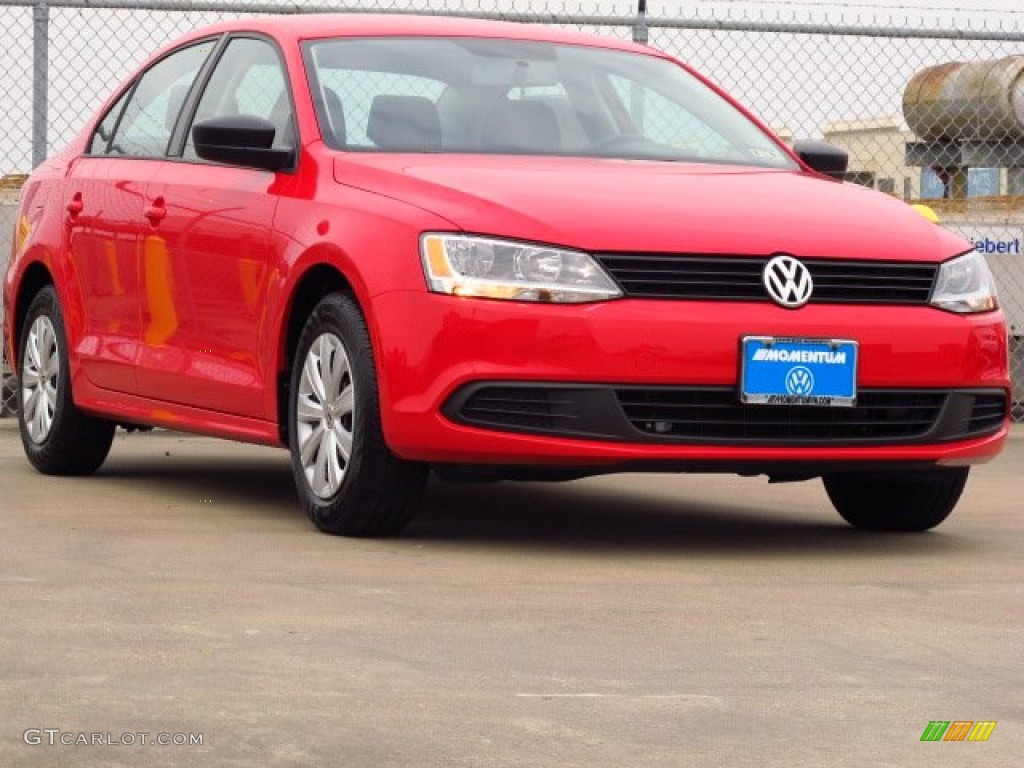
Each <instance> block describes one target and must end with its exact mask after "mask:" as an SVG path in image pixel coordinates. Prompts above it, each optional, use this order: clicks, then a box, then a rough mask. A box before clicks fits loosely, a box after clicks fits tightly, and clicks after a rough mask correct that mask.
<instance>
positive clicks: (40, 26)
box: [32, 0, 50, 168]
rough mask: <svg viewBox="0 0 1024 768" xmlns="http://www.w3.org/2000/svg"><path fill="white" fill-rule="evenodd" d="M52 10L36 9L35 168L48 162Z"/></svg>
mask: <svg viewBox="0 0 1024 768" xmlns="http://www.w3.org/2000/svg"><path fill="white" fill-rule="evenodd" d="M49 48H50V6H49V4H48V2H47V0H35V2H34V3H33V5H32V167H33V168H35V167H36V166H37V165H39V164H40V163H41V162H43V160H45V159H46V128H47V100H48V99H49V90H50V89H49V77H50V74H49V56H50V51H49Z"/></svg>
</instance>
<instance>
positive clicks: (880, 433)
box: [618, 388, 947, 441]
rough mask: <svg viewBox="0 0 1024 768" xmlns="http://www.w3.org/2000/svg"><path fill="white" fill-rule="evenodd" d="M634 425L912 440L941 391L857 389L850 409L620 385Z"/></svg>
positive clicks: (933, 417) (724, 392)
mask: <svg viewBox="0 0 1024 768" xmlns="http://www.w3.org/2000/svg"><path fill="white" fill-rule="evenodd" d="M618 396H619V402H620V403H621V404H622V408H623V410H624V411H625V412H626V418H628V419H629V421H630V422H631V423H632V424H633V426H634V427H636V428H637V429H639V430H640V431H642V432H647V433H649V434H652V435H664V436H666V437H668V436H671V437H682V438H692V439H697V440H699V439H701V438H717V439H721V438H735V439H738V440H780V439H782V440H793V439H795V440H814V441H832V440H857V439H865V438H890V439H891V438H912V437H920V436H923V435H924V434H926V433H927V432H928V431H929V430H931V429H932V427H933V426H934V425H935V423H936V421H937V419H938V416H939V412H940V411H941V410H942V407H943V405H945V403H946V397H947V395H946V394H945V393H944V392H915V391H893V392H880V391H875V392H870V391H868V392H862V393H861V394H860V395H859V396H858V398H857V405H855V406H853V407H852V408H832V407H815V406H795V405H794V406H787V405H772V406H765V405H745V404H743V403H740V402H738V401H737V399H736V393H735V391H734V390H733V389H731V388H722V389H717V388H716V389H632V388H630V389H620V390H618Z"/></svg>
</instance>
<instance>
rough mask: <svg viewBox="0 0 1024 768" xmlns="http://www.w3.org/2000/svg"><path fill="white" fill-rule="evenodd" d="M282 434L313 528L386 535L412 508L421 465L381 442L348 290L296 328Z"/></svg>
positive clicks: (372, 380)
mask: <svg viewBox="0 0 1024 768" xmlns="http://www.w3.org/2000/svg"><path fill="white" fill-rule="evenodd" d="M288 441H289V445H290V446H291V456H292V472H293V474H294V476H295V485H296V488H297V489H298V493H299V498H300V500H301V501H302V504H303V506H304V507H305V509H306V512H307V514H308V515H309V517H310V519H311V520H312V521H313V523H314V524H315V525H316V526H317V528H319V529H320V530H322V531H325V532H327V533H338V534H343V535H345V536H390V535H394V534H396V533H398V532H400V531H401V530H402V529H403V528H404V527H405V525H406V524H407V523H408V522H409V520H410V519H411V518H412V516H413V514H414V513H415V511H416V506H417V504H418V502H419V498H420V495H421V493H422V490H423V486H424V483H425V482H426V477H427V466H426V465H424V464H417V463H414V462H408V461H403V460H401V459H399V458H398V457H396V456H395V455H394V454H392V453H391V451H390V450H389V449H388V447H387V445H386V444H385V442H384V434H383V430H382V428H381V421H380V404H379V399H378V394H377V377H376V373H375V367H374V359H373V349H372V347H371V345H370V336H369V333H368V331H367V329H366V323H365V321H364V320H363V317H362V314H361V313H360V311H359V307H358V306H357V305H356V303H355V302H354V301H353V300H352V299H351V298H350V297H349V296H347V295H344V294H340V293H334V294H331V295H329V296H327V297H326V298H324V299H323V300H322V301H321V302H320V303H319V304H318V305H317V306H316V308H315V309H314V310H313V312H312V314H311V315H310V317H309V319H308V320H307V321H306V325H305V327H304V328H303V331H302V335H301V336H300V338H299V344H298V348H297V349H296V352H295V358H294V361H293V363H292V374H291V386H290V388H289V402H288Z"/></svg>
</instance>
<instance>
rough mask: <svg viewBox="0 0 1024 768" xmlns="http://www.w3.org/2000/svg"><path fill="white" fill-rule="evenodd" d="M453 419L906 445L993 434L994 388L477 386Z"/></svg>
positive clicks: (645, 436)
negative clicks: (780, 394) (840, 402)
mask: <svg viewBox="0 0 1024 768" xmlns="http://www.w3.org/2000/svg"><path fill="white" fill-rule="evenodd" d="M444 413H445V414H446V415H447V416H448V418H450V419H452V420H453V421H456V422H458V423H461V424H467V425H470V426H475V427H482V428H484V429H493V430H499V431H506V432H522V433H532V434H545V435H549V436H560V437H578V438H585V439H588V440H612V441H618V442H630V443H691V444H707V445H765V446H771V445H806V446H835V447H844V446H853V445H912V444H914V443H935V442H946V441H950V440H963V439H966V438H971V437H981V436H984V435H989V434H994V433H995V432H998V431H999V429H1000V428H1001V427H1002V425H1003V422H1004V421H1005V419H1006V415H1007V394H1006V392H1004V391H1001V390H993V389H987V390H971V389H862V390H860V391H859V392H858V393H857V404H856V405H854V406H852V407H830V406H810V405H749V404H745V403H741V402H740V401H739V398H738V396H737V393H736V389H735V388H734V387H652V386H613V385H600V384H547V383H532V382H524V383H520V382H477V383H475V384H470V385H467V386H466V387H465V388H463V389H461V390H459V391H458V392H456V393H455V394H454V395H453V396H452V397H451V399H450V400H449V401H448V403H446V405H445V407H444Z"/></svg>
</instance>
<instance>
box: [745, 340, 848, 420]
mask: <svg viewBox="0 0 1024 768" xmlns="http://www.w3.org/2000/svg"><path fill="white" fill-rule="evenodd" d="M741 359H742V367H741V370H740V400H741V401H742V402H744V403H758V404H762V405H818V406H850V405H854V404H855V403H856V402H857V342H855V341H847V340H844V339H779V338H773V337H771V336H745V337H744V338H743V356H742V358H741Z"/></svg>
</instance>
